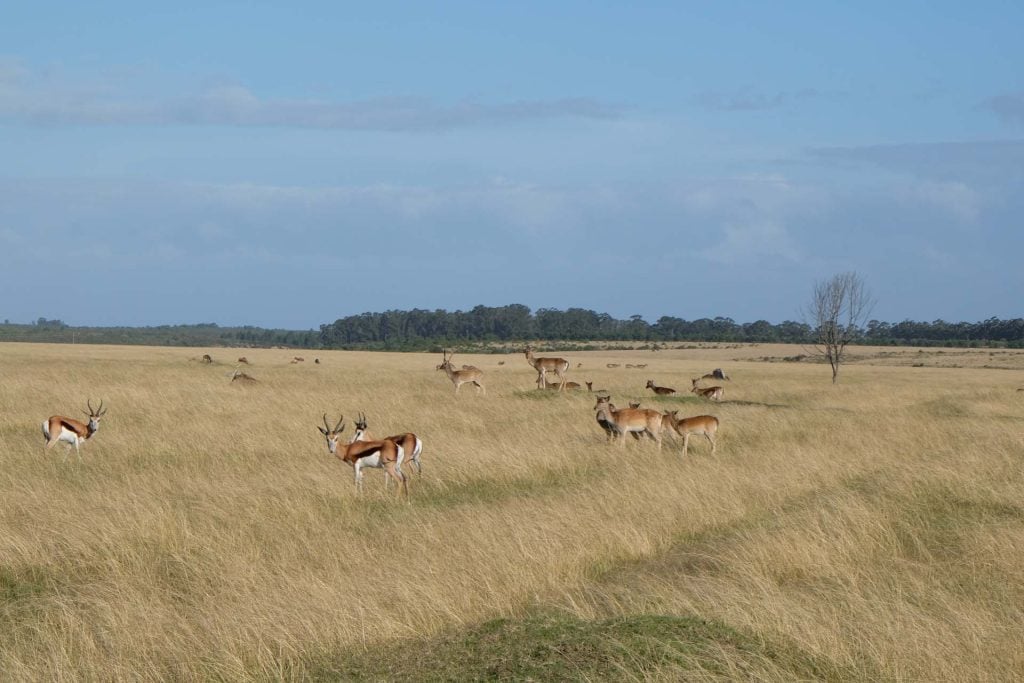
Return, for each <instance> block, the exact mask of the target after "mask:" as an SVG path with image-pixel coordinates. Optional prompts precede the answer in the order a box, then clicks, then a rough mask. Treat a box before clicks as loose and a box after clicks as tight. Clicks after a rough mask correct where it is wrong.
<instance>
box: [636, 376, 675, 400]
mask: <svg viewBox="0 0 1024 683" xmlns="http://www.w3.org/2000/svg"><path fill="white" fill-rule="evenodd" d="M644 389H652V390H653V391H654V393H656V394H657V395H658V396H668V395H669V394H674V393H676V390H675V389H670V388H669V387H658V386H654V380H653V379H649V380H647V386H646V387H644Z"/></svg>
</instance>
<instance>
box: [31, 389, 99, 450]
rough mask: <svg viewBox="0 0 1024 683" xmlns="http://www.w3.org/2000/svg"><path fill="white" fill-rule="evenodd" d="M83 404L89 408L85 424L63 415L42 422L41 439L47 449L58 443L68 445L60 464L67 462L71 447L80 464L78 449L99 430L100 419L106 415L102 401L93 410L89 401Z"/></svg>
mask: <svg viewBox="0 0 1024 683" xmlns="http://www.w3.org/2000/svg"><path fill="white" fill-rule="evenodd" d="M85 404H86V405H87V406H88V407H89V412H88V413H86V414H87V415H88V416H89V422H88V423H87V424H85V423H83V422H82V421H81V420H75V419H73V418H70V417H64V416H63V415H53V416H51V417H50V418H49V419H47V420H43V437H44V438H45V439H46V447H47V448H53V446H54V444H56V443H57V442H58V441H63V442H65V443H67V444H68V446H67V448H66V450H65V452H64V459H63V460H61V462H66V461H67V459H68V453H70V452H71V446H74V447H75V454H76V455H78V462H82V451H81V450H79V447H80V446H81V445H82V444H84V443H85V442H86V441H88V440H89V439H91V438H92V436H93V435H94V434H95V433H96V432H97V430H99V428H100V418H101V417H103V416H104V415H106V414H107V411H106V410H104V409H103V400H102V399H100V407H99V408H96V409H95V410H94V409H93V407H92V401H91V400H87V401H86V402H85Z"/></svg>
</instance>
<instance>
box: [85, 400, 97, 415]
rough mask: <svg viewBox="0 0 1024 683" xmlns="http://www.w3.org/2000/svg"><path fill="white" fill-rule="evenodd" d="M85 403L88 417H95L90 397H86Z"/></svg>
mask: <svg viewBox="0 0 1024 683" xmlns="http://www.w3.org/2000/svg"><path fill="white" fill-rule="evenodd" d="M85 405H87V406H88V407H89V417H95V413H96V411H94V410H93V409H92V399H91V398H89V399H86V401H85Z"/></svg>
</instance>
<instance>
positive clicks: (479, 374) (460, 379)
mask: <svg viewBox="0 0 1024 683" xmlns="http://www.w3.org/2000/svg"><path fill="white" fill-rule="evenodd" d="M446 353H447V351H446V350H445V349H441V358H442V359H443V360H442V361H441V364H440V365H438V366H437V369H438V370H444V371H445V374H447V375H448V379H450V380H451V381H452V384H454V385H455V395H456V396H458V394H459V387H461V386H462V385H463V384H466V383H467V382H471V383H473V384H475V385H476V393H477V394H481V393H483V394H486V393H487V389H485V388H484V371H483V370H480V369H475V370H455V369H453V368H452V358H454V357H455V354H454V353H453V354H451V355H448V356H446V355H445V354H446Z"/></svg>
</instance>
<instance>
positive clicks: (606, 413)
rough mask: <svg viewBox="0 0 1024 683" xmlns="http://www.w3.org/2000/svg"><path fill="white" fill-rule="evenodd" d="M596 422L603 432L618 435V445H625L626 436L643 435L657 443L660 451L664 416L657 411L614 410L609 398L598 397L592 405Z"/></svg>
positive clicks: (639, 409) (638, 409) (637, 409)
mask: <svg viewBox="0 0 1024 683" xmlns="http://www.w3.org/2000/svg"><path fill="white" fill-rule="evenodd" d="M594 410H595V411H596V412H597V422H598V424H600V425H601V427H602V428H603V429H605V431H608V430H611V433H613V434H617V435H619V444H620V445H622V446H625V445H626V434H627V433H630V432H635V433H643V434H647V436H649V437H651V438H652V439H654V440H655V441H656V442H657V443H658V450H661V429H662V422H663V420H664V416H663V415H662V414H661V413H659V412H658V411H657V410H650V409H647V410H644V409H643V408H624V409H622V410H616V409H615V407H614V406H613V405H612V403H611V396H598V397H597V403H596V404H595V405H594Z"/></svg>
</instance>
